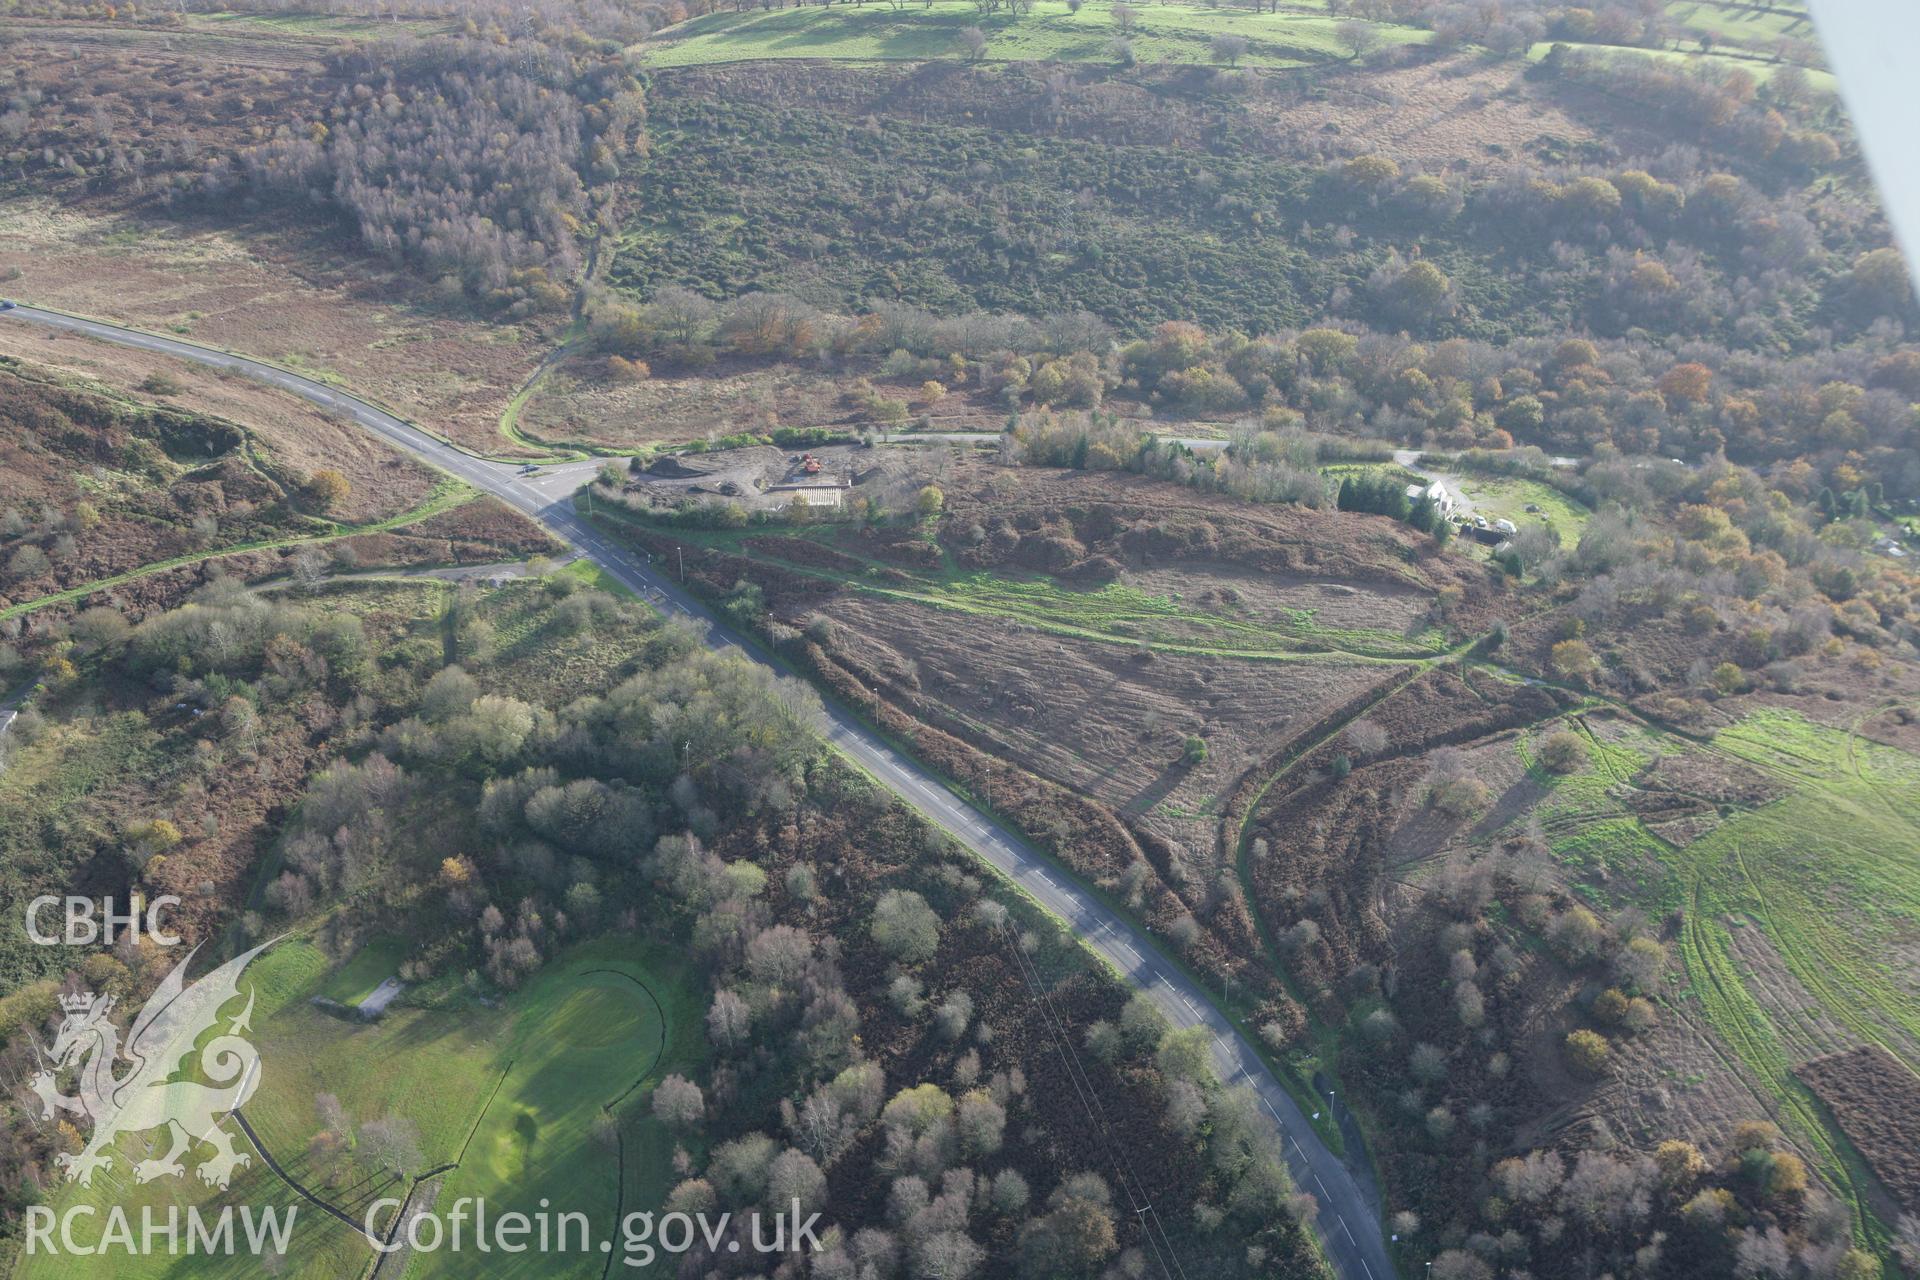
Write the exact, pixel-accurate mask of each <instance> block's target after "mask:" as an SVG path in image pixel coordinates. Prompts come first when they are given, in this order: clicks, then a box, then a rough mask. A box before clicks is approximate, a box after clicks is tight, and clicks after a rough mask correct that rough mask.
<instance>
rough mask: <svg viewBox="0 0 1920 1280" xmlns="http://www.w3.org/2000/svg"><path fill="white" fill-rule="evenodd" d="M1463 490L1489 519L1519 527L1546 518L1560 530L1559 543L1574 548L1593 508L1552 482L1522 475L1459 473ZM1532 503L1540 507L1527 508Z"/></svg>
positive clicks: (1479, 512) (1477, 510) (1478, 512)
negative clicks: (1587, 506) (1589, 508)
mask: <svg viewBox="0 0 1920 1280" xmlns="http://www.w3.org/2000/svg"><path fill="white" fill-rule="evenodd" d="M1460 493H1461V496H1463V497H1465V498H1466V499H1467V500H1468V501H1470V502H1472V503H1473V509H1474V512H1475V513H1476V514H1478V515H1483V516H1485V517H1486V518H1487V519H1488V521H1490V522H1491V521H1494V520H1511V521H1513V523H1514V524H1515V525H1516V526H1517V527H1519V528H1522V529H1524V528H1526V527H1527V526H1528V525H1529V524H1538V523H1540V522H1541V521H1545V522H1546V523H1547V524H1550V525H1552V526H1553V527H1554V528H1555V529H1557V530H1559V532H1560V545H1561V546H1563V547H1566V548H1568V549H1572V547H1573V545H1574V544H1575V543H1577V542H1579V541H1580V533H1581V531H1582V530H1584V529H1585V528H1586V527H1587V521H1588V520H1590V519H1591V518H1592V517H1593V512H1591V511H1589V510H1588V509H1587V508H1586V507H1584V506H1582V505H1581V504H1580V503H1579V502H1576V501H1575V500H1574V499H1572V498H1569V497H1568V496H1567V495H1566V494H1564V493H1562V492H1560V491H1559V490H1558V489H1556V488H1554V487H1553V486H1552V485H1546V484H1541V483H1540V482H1539V481H1538V480H1526V479H1522V478H1521V477H1519V476H1483V475H1467V476H1461V477H1460ZM1529 504H1531V505H1533V506H1536V507H1538V508H1540V510H1539V511H1537V512H1534V511H1528V510H1527V507H1528V505H1529Z"/></svg>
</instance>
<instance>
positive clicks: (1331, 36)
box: [643, 0, 1427, 67]
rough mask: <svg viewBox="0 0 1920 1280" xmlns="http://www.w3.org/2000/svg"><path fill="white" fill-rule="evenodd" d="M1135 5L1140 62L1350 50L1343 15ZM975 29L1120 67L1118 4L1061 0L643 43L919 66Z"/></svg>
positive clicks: (778, 13) (1023, 56)
mask: <svg viewBox="0 0 1920 1280" xmlns="http://www.w3.org/2000/svg"><path fill="white" fill-rule="evenodd" d="M1132 7H1133V8H1134V9H1135V10H1136V11H1137V17H1136V18H1135V19H1134V21H1133V26H1132V30H1131V32H1130V33H1128V34H1127V35H1126V37H1125V38H1126V39H1127V40H1128V41H1129V43H1130V44H1131V45H1132V48H1133V54H1134V57H1135V58H1136V59H1137V60H1139V61H1141V62H1189V63H1202V62H1209V61H1211V60H1212V48H1211V41H1212V39H1213V37H1215V36H1238V37H1241V38H1242V39H1245V40H1246V41H1247V43H1248V48H1247V53H1246V56H1245V57H1244V58H1242V59H1241V65H1242V66H1253V67H1296V66H1304V65H1308V64H1312V63H1321V62H1330V61H1334V60H1337V59H1342V58H1345V57H1347V56H1348V53H1349V50H1348V49H1347V48H1346V47H1344V46H1343V45H1342V44H1341V43H1340V41H1339V39H1338V38H1337V36H1336V34H1335V28H1336V27H1337V26H1338V20H1336V19H1334V18H1330V17H1327V16H1325V15H1324V14H1323V13H1301V12H1289V13H1265V14H1252V13H1246V12H1244V11H1241V10H1237V9H1225V8H1223V9H1207V8H1201V7H1198V6H1193V5H1185V4H1180V5H1166V4H1160V5H1135V6H1132ZM1374 25H1375V27H1376V29H1377V31H1378V34H1379V36H1380V40H1381V43H1383V44H1393V43H1401V44H1412V43H1418V42H1421V41H1424V40H1425V39H1427V33H1426V32H1424V31H1420V30H1417V29H1415V28H1412V27H1403V26H1398V25H1394V24H1385V23H1381V24H1374ZM969 27H978V28H979V29H980V30H981V31H982V32H983V33H984V34H985V35H986V37H987V46H986V50H985V53H984V55H983V56H984V57H985V58H986V59H987V60H990V61H1004V62H1044V61H1065V62H1108V63H1111V62H1113V61H1114V53H1113V51H1112V49H1111V47H1110V46H1111V44H1112V41H1113V39H1114V37H1116V36H1118V35H1120V34H1121V31H1120V29H1119V27H1118V25H1117V24H1116V23H1115V21H1114V18H1113V13H1112V6H1111V5H1109V4H1105V3H1099V4H1089V5H1086V6H1085V7H1083V8H1082V9H1081V10H1080V11H1079V12H1078V13H1073V12H1070V11H1069V10H1068V8H1067V6H1066V5H1065V4H1063V3H1060V2H1059V0H1041V2H1040V3H1039V4H1036V5H1035V7H1034V10H1033V12H1032V13H1030V14H1028V15H1027V16H1025V17H1022V18H1013V17H1010V16H1008V15H1006V14H995V15H992V16H989V17H982V16H981V15H980V12H979V10H977V9H976V8H975V7H974V6H973V5H972V4H971V3H963V2H962V0H934V2H933V3H931V4H916V5H913V6H912V7H910V8H902V9H898V10H896V9H893V8H891V7H881V6H878V5H874V6H860V7H855V6H853V5H838V6H831V7H826V8H813V7H802V8H798V9H778V10H771V11H763V12H759V13H712V14H707V15H705V16H704V17H700V18H695V19H693V20H692V21H690V22H686V23H682V24H680V25H678V26H674V27H670V28H668V30H667V31H666V32H665V33H663V34H662V35H661V36H660V37H658V38H657V39H655V40H654V41H652V42H650V43H649V44H647V45H645V46H643V48H644V50H645V53H646V60H647V62H648V63H649V64H651V65H653V66H659V67H675V66H693V65H699V64H702V63H713V62H737V61H746V60H751V59H762V58H831V59H836V60H844V61H856V62H897V61H913V62H918V61H925V60H929V59H936V58H947V59H958V58H963V57H965V56H967V55H966V51H965V50H964V48H963V47H962V45H961V43H960V33H961V32H962V31H964V30H966V29H967V28H969Z"/></svg>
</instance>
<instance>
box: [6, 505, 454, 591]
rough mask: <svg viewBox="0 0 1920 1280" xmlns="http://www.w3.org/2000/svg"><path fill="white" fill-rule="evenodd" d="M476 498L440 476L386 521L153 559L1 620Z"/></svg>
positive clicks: (383, 526) (395, 525)
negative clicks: (423, 494)
mask: <svg viewBox="0 0 1920 1280" xmlns="http://www.w3.org/2000/svg"><path fill="white" fill-rule="evenodd" d="M479 496H480V495H479V493H478V492H477V491H476V490H474V489H473V488H471V487H469V486H468V485H467V484H465V483H463V482H462V481H459V480H455V479H453V478H452V477H451V476H443V477H441V479H440V480H439V481H438V482H437V483H436V484H435V485H434V487H433V492H431V493H429V494H428V495H427V497H426V500H425V501H423V502H422V503H420V505H419V506H417V507H414V508H413V509H412V510H410V511H403V512H401V513H400V514H399V515H395V516H389V517H388V518H387V519H385V520H378V521H374V522H373V523H371V524H359V525H346V524H343V525H335V526H334V529H333V532H331V533H319V534H300V535H296V536H293V537H287V538H264V539H261V540H259V541H257V542H244V543H238V544H236V545H234V546H230V547H221V548H218V549H217V550H213V551H195V552H190V553H188V554H187V555H181V556H173V557H171V558H169V559H166V560H156V561H154V562H153V563H152V564H148V565H142V566H140V567H139V568H138V569H129V570H128V571H127V572H125V573H117V574H114V575H112V576H111V577H106V578H98V579H95V580H94V581H92V582H83V583H81V584H80V585H79V586H77V587H68V588H67V589H66V590H65V591H56V592H53V593H52V594H50V595H44V596H41V597H39V598H38V599H36V600H23V601H21V602H20V603H19V604H16V605H10V606H8V607H7V608H5V609H0V618H12V617H17V616H19V615H21V614H27V613H32V612H34V611H35V610H38V609H44V608H46V607H47V606H49V605H56V604H64V603H66V602H68V601H72V600H79V599H82V598H84V597H86V596H90V595H92V594H93V593H94V592H96V591H105V590H107V589H108V588H110V587H117V586H119V585H120V584H121V583H123V582H131V581H133V580H134V579H135V578H145V577H148V576H149V575H151V574H156V573H164V572H166V571H167V570H169V569H178V568H181V567H182V566H185V565H190V564H201V563H204V562H205V561H208V560H218V559H221V558H222V557H224V556H237V555H246V554H248V553H249V552H254V551H280V550H284V549H285V548H287V547H303V546H321V545H324V544H326V543H329V542H338V541H339V540H340V539H342V538H352V537H357V536H359V535H361V534H367V533H388V532H391V531H392V530H394V529H402V528H405V527H406V526H408V525H411V524H418V523H419V522H420V521H422V520H426V519H428V518H430V517H432V516H437V515H439V514H441V513H442V512H445V511H452V510H453V509H454V508H456V507H461V506H465V505H466V504H467V503H468V502H471V501H473V500H474V499H475V498H477V497H479Z"/></svg>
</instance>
